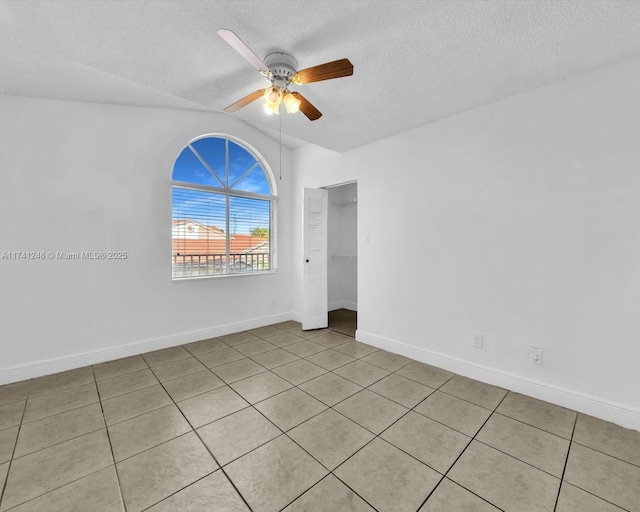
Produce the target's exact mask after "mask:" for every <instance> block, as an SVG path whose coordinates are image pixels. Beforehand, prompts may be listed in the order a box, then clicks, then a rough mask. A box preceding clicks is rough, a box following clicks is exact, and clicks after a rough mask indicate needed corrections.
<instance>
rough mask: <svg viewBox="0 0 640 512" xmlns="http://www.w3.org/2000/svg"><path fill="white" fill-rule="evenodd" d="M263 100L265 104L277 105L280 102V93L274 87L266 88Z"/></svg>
mask: <svg viewBox="0 0 640 512" xmlns="http://www.w3.org/2000/svg"><path fill="white" fill-rule="evenodd" d="M264 99H265V100H267V103H270V104H276V105H279V104H280V102H281V101H282V91H281V90H280V88H279V87H276V86H272V87H268V88H267V89H266V90H265V91H264Z"/></svg>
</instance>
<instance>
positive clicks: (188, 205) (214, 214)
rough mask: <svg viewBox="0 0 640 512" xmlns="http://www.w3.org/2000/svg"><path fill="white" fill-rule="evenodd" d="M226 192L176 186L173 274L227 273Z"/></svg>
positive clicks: (183, 275)
mask: <svg viewBox="0 0 640 512" xmlns="http://www.w3.org/2000/svg"><path fill="white" fill-rule="evenodd" d="M226 217H227V216H226V197H225V195H224V194H217V193H213V192H205V191H200V190H187V189H182V188H177V187H174V189H173V219H172V221H173V222H172V241H173V243H172V245H173V247H172V262H173V277H174V278H180V277H195V276H206V275H215V274H220V273H226V262H227V236H226V233H225V228H226Z"/></svg>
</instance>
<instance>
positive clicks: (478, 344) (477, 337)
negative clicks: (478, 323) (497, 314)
mask: <svg viewBox="0 0 640 512" xmlns="http://www.w3.org/2000/svg"><path fill="white" fill-rule="evenodd" d="M471 346H472V347H475V348H482V333H481V332H474V333H471Z"/></svg>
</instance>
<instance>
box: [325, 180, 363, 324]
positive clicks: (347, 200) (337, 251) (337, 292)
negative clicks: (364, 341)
mask: <svg viewBox="0 0 640 512" xmlns="http://www.w3.org/2000/svg"><path fill="white" fill-rule="evenodd" d="M327 190H328V192H329V197H328V202H329V208H328V212H327V214H328V215H327V217H328V218H327V228H328V229H327V302H328V310H329V329H331V330H334V331H337V332H340V333H342V334H347V335H349V336H355V332H356V327H357V318H358V184H357V183H356V182H351V183H345V184H340V185H336V186H333V187H329V188H328V189H327Z"/></svg>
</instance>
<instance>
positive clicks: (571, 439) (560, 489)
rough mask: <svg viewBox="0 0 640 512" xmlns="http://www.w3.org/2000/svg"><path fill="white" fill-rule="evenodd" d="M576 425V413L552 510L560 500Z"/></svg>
mask: <svg viewBox="0 0 640 512" xmlns="http://www.w3.org/2000/svg"><path fill="white" fill-rule="evenodd" d="M576 425H578V414H576V418H575V420H573V428H572V429H571V438H570V439H569V448H568V449H567V456H566V458H565V459H564V467H563V468H562V476H561V477H560V485H559V486H558V493H557V494H556V502H555V504H554V506H553V510H554V512H555V510H556V509H557V508H558V501H559V500H560V492H561V491H562V484H563V483H564V474H565V473H566V472H567V464H569V455H570V454H571V443H572V442H573V436H574V434H575V432H576Z"/></svg>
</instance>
